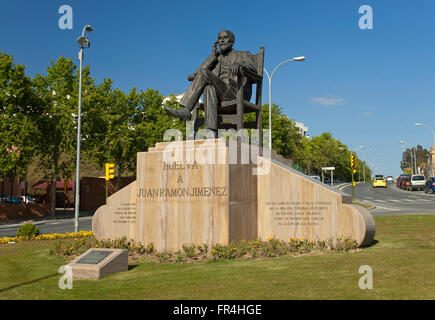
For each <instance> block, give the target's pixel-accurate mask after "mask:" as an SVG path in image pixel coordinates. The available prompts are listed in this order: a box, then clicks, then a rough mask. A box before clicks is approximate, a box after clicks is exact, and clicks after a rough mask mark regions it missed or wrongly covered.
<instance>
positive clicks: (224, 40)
mask: <svg viewBox="0 0 435 320" xmlns="http://www.w3.org/2000/svg"><path fill="white" fill-rule="evenodd" d="M234 42H236V38H235V37H234V33H232V32H231V31H229V30H222V31H221V32H219V34H218V44H219V48H220V49H221V51H223V52H227V51H230V50H231V49H232V48H233V45H234Z"/></svg>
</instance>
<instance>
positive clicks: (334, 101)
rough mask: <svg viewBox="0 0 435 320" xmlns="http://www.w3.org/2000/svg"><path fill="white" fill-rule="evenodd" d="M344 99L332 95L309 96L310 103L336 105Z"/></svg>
mask: <svg viewBox="0 0 435 320" xmlns="http://www.w3.org/2000/svg"><path fill="white" fill-rule="evenodd" d="M343 102H344V100H343V99H342V98H332V97H313V98H311V103H319V104H321V105H323V106H337V105H339V104H342V103H343Z"/></svg>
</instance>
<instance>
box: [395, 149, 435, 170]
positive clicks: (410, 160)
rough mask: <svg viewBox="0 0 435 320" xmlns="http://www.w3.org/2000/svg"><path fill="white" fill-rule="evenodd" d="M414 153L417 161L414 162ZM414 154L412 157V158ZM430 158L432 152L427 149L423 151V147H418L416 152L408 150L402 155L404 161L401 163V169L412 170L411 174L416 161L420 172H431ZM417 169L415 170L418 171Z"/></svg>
mask: <svg viewBox="0 0 435 320" xmlns="http://www.w3.org/2000/svg"><path fill="white" fill-rule="evenodd" d="M414 152H415V160H414ZM411 154H412V157H411ZM429 157H430V151H429V150H427V149H423V147H422V146H421V145H418V146H417V147H416V148H415V150H414V149H409V148H408V149H406V150H404V151H403V153H402V161H401V162H400V168H401V169H402V170H405V169H406V168H410V169H411V173H412V171H414V170H413V168H414V167H415V166H414V161H415V162H416V165H417V168H420V172H429V171H430V168H429V167H430V164H429V165H428V158H429ZM417 168H415V169H417Z"/></svg>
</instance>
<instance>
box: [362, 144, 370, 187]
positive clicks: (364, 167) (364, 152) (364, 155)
mask: <svg viewBox="0 0 435 320" xmlns="http://www.w3.org/2000/svg"><path fill="white" fill-rule="evenodd" d="M362 147H363V148H364V146H362ZM361 149H362V148H361ZM372 150H373V148H368V149H365V150H364V151H363V157H364V161H363V163H362V164H363V176H364V183H365V182H366V165H365V161H366V160H365V157H366V152H367V151H372Z"/></svg>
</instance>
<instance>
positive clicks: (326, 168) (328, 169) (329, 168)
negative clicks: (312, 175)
mask: <svg viewBox="0 0 435 320" xmlns="http://www.w3.org/2000/svg"><path fill="white" fill-rule="evenodd" d="M322 170H323V171H334V170H335V167H325V168H322Z"/></svg>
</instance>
